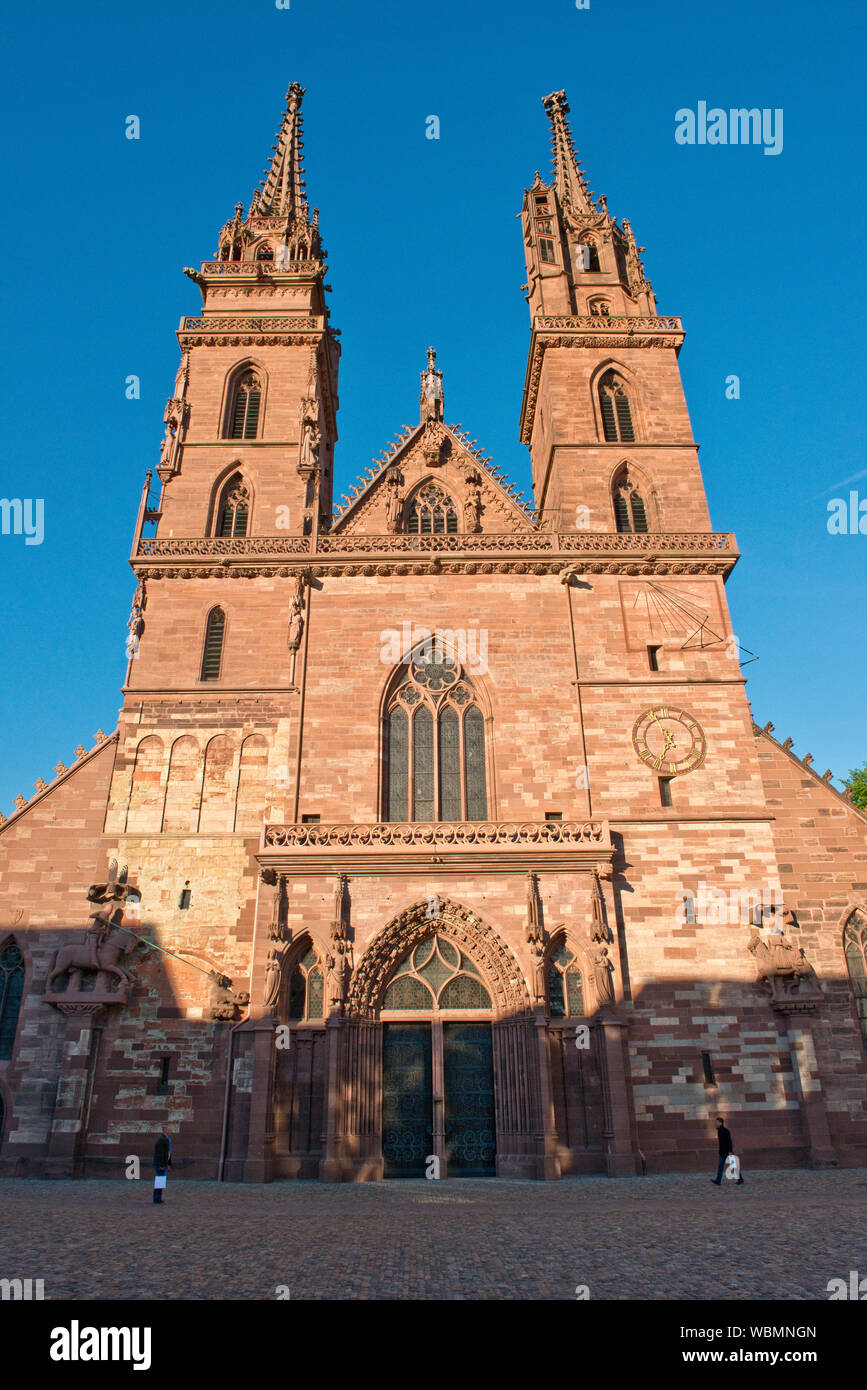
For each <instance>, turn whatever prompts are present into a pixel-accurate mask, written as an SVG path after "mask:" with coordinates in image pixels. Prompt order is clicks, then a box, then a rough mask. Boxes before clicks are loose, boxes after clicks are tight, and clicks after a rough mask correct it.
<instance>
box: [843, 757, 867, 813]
mask: <svg viewBox="0 0 867 1390" xmlns="http://www.w3.org/2000/svg"><path fill="white" fill-rule="evenodd" d="M846 790H847V791H848V792H850V793H851V796H852V804H853V806H857V807H858V810H859V811H867V763H862V764H861V766H860V767H853V768H850V769H849V780H848V782H847V783H846Z"/></svg>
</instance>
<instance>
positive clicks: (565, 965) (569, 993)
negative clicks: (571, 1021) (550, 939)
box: [548, 940, 584, 1018]
mask: <svg viewBox="0 0 867 1390" xmlns="http://www.w3.org/2000/svg"><path fill="white" fill-rule="evenodd" d="M548 1012H549V1013H550V1015H551V1017H552V1018H583V1016H584V981H583V979H582V977H581V971H580V970H579V968H578V966H577V964H576V963H575V957H574V955H573V954H572V952H571V951H570V950H569V947H568V946H567V945H566V942H565V941H562V940H561V941H560V943H559V944H558V946H557V949H556V951H555V952H554V954H553V956H552V957H551V964H550V967H549V969H548Z"/></svg>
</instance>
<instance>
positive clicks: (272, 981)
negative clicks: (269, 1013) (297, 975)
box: [262, 950, 283, 1009]
mask: <svg viewBox="0 0 867 1390" xmlns="http://www.w3.org/2000/svg"><path fill="white" fill-rule="evenodd" d="M282 975H283V963H282V961H281V959H280V953H279V951H275V950H271V951H269V952H268V964H267V965H266V967H265V991H264V995H263V998H262V1003H263V1004H264V1005H265V1008H266V1009H273V1007H274V1005H275V1004H276V1003H277V999H278V996H279V994H280V981H281V979H282Z"/></svg>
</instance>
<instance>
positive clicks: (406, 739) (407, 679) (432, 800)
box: [383, 638, 488, 821]
mask: <svg viewBox="0 0 867 1390" xmlns="http://www.w3.org/2000/svg"><path fill="white" fill-rule="evenodd" d="M402 672H403V673H404V674H402V675H401V674H399V675H398V676H397V678H396V685H395V688H394V689H393V692H392V695H391V697H390V699H389V701H388V708H387V712H386V716H385V729H384V741H385V753H386V772H385V779H384V788H383V793H384V795H383V801H384V819H385V820H388V821H470V820H472V821H476V820H486V819H487V815H488V794H487V770H486V744H485V717H484V714H483V713H482V710H481V709H480V708H479V705H478V703H477V696H476V691H475V688H474V686H473V683H472V680H471V679H470V677H469V676H467V675H466V674H464V671H463V668H462V666H461V664H460V663H459V662H458V661H456V660H454V659H453V658H452V657H450V656H448V655H446V654H445V652H444V651H443V649H442V648H441V647H440V646H439V644H438V643H437V641H436V639H435V638H434V639H432V640H431V641H430V642H428V643H422V644H421V645H420V647H417V648H416V650H415V651H414V652H413V654H412V657H411V659H410V660H409V662H408V663H407V664H406V665H405V666H404V667H403V668H402Z"/></svg>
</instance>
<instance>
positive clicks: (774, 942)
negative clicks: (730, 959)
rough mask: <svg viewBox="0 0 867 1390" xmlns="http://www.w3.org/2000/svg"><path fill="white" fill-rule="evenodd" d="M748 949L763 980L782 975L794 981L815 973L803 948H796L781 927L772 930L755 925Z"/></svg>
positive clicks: (804, 978)
mask: <svg viewBox="0 0 867 1390" xmlns="http://www.w3.org/2000/svg"><path fill="white" fill-rule="evenodd" d="M747 950H748V951H749V952H750V953H751V955H752V957H753V960H754V961H755V962H756V967H757V969H758V972H759V975H760V977H761V978H762V979H763V980H773V979H774V978H775V977H782V978H784V979H788V980H789V981H791V982H792V983H794V982H796V981H800V980H806V979H808V978H809V976H810V975H811V974H812V973H813V972H812V967H811V965H810V963H809V961H808V960H807V958H806V956H805V954H804V952H803V950H801V949H796V948H795V947H794V946H793V945H792V943H791V942H790V941H789V939H788V937H787V936H786V935H785V933H784V932H783V930H782V929H781V928H780V927H776V928H773V929H770V930H768V929H766V928H761V927H753V929H752V931H751V932H750V939H749V941H748V942H747Z"/></svg>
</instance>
